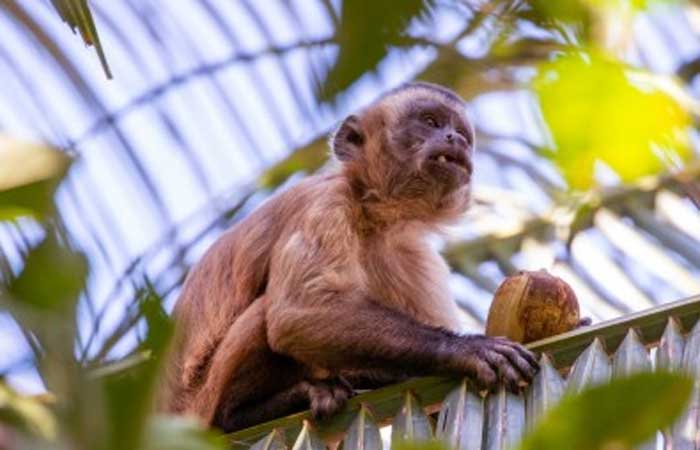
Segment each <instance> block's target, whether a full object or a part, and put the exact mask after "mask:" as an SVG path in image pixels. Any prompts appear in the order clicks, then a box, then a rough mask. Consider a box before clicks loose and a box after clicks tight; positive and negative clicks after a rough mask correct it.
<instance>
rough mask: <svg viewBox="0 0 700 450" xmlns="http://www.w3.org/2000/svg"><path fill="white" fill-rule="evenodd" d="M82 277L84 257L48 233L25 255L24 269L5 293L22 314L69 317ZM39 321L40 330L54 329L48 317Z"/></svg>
mask: <svg viewBox="0 0 700 450" xmlns="http://www.w3.org/2000/svg"><path fill="white" fill-rule="evenodd" d="M86 274H87V260H86V258H85V256H84V255H82V254H81V253H78V252H73V251H71V250H69V249H67V248H66V247H65V246H63V245H61V244H60V243H59V242H58V239H57V237H56V235H55V234H54V233H51V232H49V234H48V235H47V236H46V237H45V238H44V240H43V241H42V242H41V243H40V244H39V245H37V246H36V247H34V248H33V249H32V250H31V251H30V252H29V255H28V256H27V258H26V260H25V262H24V269H22V272H21V273H20V274H19V276H17V277H16V278H15V279H14V280H12V281H11V282H10V284H9V286H8V292H9V293H10V294H11V296H12V298H13V299H14V300H15V301H16V302H18V303H20V304H21V306H22V309H23V310H24V311H27V310H34V312H41V313H53V314H58V315H61V316H65V315H70V314H72V312H73V308H74V307H75V303H76V302H77V300H78V296H79V295H80V293H81V292H82V290H83V288H84V286H85V275H86ZM43 319H44V320H43V323H42V324H41V325H42V326H43V327H45V328H55V327H56V324H53V323H51V321H50V318H48V317H43ZM47 319H48V320H47ZM25 325H26V324H25ZM31 325H32V327H33V326H34V325H37V324H31Z"/></svg>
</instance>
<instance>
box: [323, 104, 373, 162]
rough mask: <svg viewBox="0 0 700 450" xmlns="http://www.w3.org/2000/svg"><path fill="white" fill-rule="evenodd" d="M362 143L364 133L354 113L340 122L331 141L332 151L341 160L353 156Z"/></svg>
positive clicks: (349, 158) (363, 141)
mask: <svg viewBox="0 0 700 450" xmlns="http://www.w3.org/2000/svg"><path fill="white" fill-rule="evenodd" d="M364 143H365V135H364V133H363V132H362V128H361V126H360V119H359V118H358V117H357V116H354V115H353V116H349V117H348V118H347V119H345V120H344V121H343V123H341V124H340V127H338V130H337V131H336V132H335V134H334V135H333V139H332V141H331V144H332V146H333V152H334V153H335V156H336V157H337V158H338V159H339V160H341V161H349V160H351V159H353V158H355V156H356V155H357V153H358V152H359V150H360V148H361V147H362V145H363V144H364Z"/></svg>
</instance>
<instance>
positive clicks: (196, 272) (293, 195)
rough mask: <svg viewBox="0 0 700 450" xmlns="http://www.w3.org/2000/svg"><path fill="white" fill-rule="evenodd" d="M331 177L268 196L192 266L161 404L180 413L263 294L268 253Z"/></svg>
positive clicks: (180, 305) (310, 180) (179, 310)
mask: <svg viewBox="0 0 700 450" xmlns="http://www.w3.org/2000/svg"><path fill="white" fill-rule="evenodd" d="M333 178H334V177H333V176H332V175H326V176H314V177H309V178H308V179H306V180H304V181H302V182H300V183H299V184H297V185H295V186H293V187H291V188H289V189H287V190H285V191H283V192H280V193H277V194H275V195H273V196H272V197H271V198H270V199H269V200H267V201H266V202H265V203H263V204H262V205H260V206H259V207H258V208H257V209H256V210H255V211H253V212H252V213H251V214H250V215H249V216H248V217H246V218H245V219H243V220H241V221H240V222H238V223H237V224H235V225H234V226H233V227H232V228H231V229H229V230H228V231H226V232H225V233H224V234H223V235H222V236H221V237H219V238H218V239H217V240H216V242H214V244H213V245H212V246H211V247H210V248H209V249H208V250H207V252H206V253H205V254H204V256H203V257H202V259H201V260H200V261H199V262H198V263H197V264H196V265H195V266H194V267H193V268H192V269H191V271H190V273H189V274H188V276H187V278H186V280H185V283H184V285H183V289H182V293H181V294H180V297H179V299H178V301H177V304H176V306H175V310H174V312H173V316H174V319H175V321H176V330H177V331H176V337H175V339H174V342H173V345H172V348H171V352H170V357H169V361H168V365H167V368H166V373H165V380H164V383H163V390H162V394H161V400H160V408H161V409H164V410H167V411H171V412H180V411H182V410H183V409H184V408H185V406H186V401H187V400H186V399H187V398H188V397H189V396H190V395H191V394H192V393H193V392H196V391H197V389H198V388H199V386H200V385H201V383H202V381H203V380H204V379H205V376H206V372H207V369H208V366H209V363H210V361H211V358H212V356H213V354H214V352H215V351H216V349H217V347H218V345H219V343H220V341H221V339H222V338H223V336H224V335H225V333H226V331H227V330H228V329H229V328H230V327H231V325H232V324H233V323H234V322H235V320H236V318H237V317H238V316H240V315H241V314H242V313H243V312H244V311H245V310H246V308H248V306H250V305H251V304H252V303H253V302H254V301H255V299H256V298H259V297H260V296H261V295H263V294H264V293H265V289H266V287H267V279H268V272H269V263H270V256H271V253H272V251H273V249H274V246H275V244H276V243H277V241H278V239H279V238H280V236H281V235H282V234H283V233H284V232H285V230H289V229H293V228H294V227H295V225H296V224H298V223H299V222H300V221H301V218H302V217H303V215H304V213H305V211H306V210H308V209H309V208H310V207H312V205H313V202H314V199H315V198H318V191H319V189H320V190H325V189H327V187H326V185H327V184H333Z"/></svg>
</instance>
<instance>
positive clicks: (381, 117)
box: [332, 83, 474, 213]
mask: <svg viewBox="0 0 700 450" xmlns="http://www.w3.org/2000/svg"><path fill="white" fill-rule="evenodd" d="M332 145H333V151H334V153H335V155H336V157H337V159H338V160H340V161H341V162H342V163H343V164H344V167H345V173H346V175H347V176H348V177H350V179H351V180H352V184H353V186H354V187H356V188H357V191H358V193H359V195H360V197H366V196H369V198H375V199H386V200H388V201H389V202H388V203H391V202H395V201H396V200H399V201H400V200H402V199H407V200H411V201H412V202H413V201H415V200H420V202H416V203H411V204H412V205H418V204H422V205H429V207H428V208H423V209H424V210H427V209H430V210H431V211H430V213H432V212H434V211H436V210H444V211H447V210H450V211H456V212H459V211H462V210H463V209H464V208H466V205H467V203H468V200H469V189H468V188H469V183H470V181H471V175H472V153H473V149H474V130H473V128H472V126H471V124H470V123H469V121H468V120H467V118H466V114H465V112H464V104H463V101H462V100H461V99H460V98H459V96H457V94H455V93H454V92H452V91H450V90H448V89H445V88H442V87H440V86H436V85H429V84H426V83H412V84H409V85H407V86H405V87H402V88H399V89H397V90H395V91H393V92H391V93H389V94H388V95H387V96H385V97H384V98H382V99H381V100H380V101H379V102H377V103H376V104H374V105H372V106H370V107H369V108H368V109H366V110H364V111H362V112H361V113H360V114H359V115H357V116H356V115H351V116H349V117H348V118H347V119H345V121H343V123H342V124H341V126H340V127H339V128H338V130H337V131H336V133H335V135H334V136H333V140H332Z"/></svg>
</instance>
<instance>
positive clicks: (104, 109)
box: [0, 0, 700, 393]
mask: <svg viewBox="0 0 700 450" xmlns="http://www.w3.org/2000/svg"><path fill="white" fill-rule="evenodd" d="M71 4H75V5H81V4H82V5H83V6H82V7H85V9H84V10H80V11H78V10H71V9H70V8H68V9H66V8H67V7H66V5H71ZM87 6H88V4H86V3H85V2H82V3H81V2H71V1H51V2H50V1H48V0H44V1H29V0H0V30H1V36H2V38H1V39H0V156H1V155H2V152H3V151H4V152H6V153H7V154H11V153H12V152H15V154H25V153H21V152H29V153H27V154H34V153H36V154H37V155H44V153H43V152H45V151H46V152H48V151H49V150H48V149H47V148H46V145H50V146H51V147H52V148H55V149H56V150H57V151H59V152H62V153H61V154H62V155H67V156H69V157H70V159H71V161H72V164H71V165H70V169H69V170H68V172H67V175H66V176H65V178H63V180H62V181H61V182H60V183H58V180H56V183H58V184H52V185H51V186H52V189H53V187H56V194H55V205H56V210H55V214H52V216H51V217H52V218H51V220H50V223H51V230H53V231H51V233H55V234H57V235H59V236H60V237H59V241H60V243H61V245H62V246H64V247H66V248H69V249H70V250H71V252H74V254H83V255H84V256H85V262H86V267H88V268H89V269H86V270H87V272H86V273H87V278H86V281H85V286H84V289H78V291H79V292H80V295H79V297H78V298H79V300H78V304H77V308H75V310H74V311H72V312H71V315H70V316H62V317H63V319H61V320H68V321H72V320H74V321H75V326H76V331H75V334H74V335H72V339H73V354H74V357H75V359H76V361H77V362H78V363H79V364H80V365H84V366H86V367H87V366H89V367H93V366H99V365H101V364H104V363H106V362H109V361H115V360H118V359H120V358H123V357H128V356H130V355H133V354H134V352H136V351H137V349H138V348H139V343H140V341H141V340H142V339H143V338H144V336H145V335H146V326H145V324H144V320H143V315H142V314H143V311H142V310H141V309H139V307H138V305H139V302H138V301H137V299H139V298H140V296H139V292H143V288H144V286H148V287H149V289H150V290H149V292H154V293H156V294H157V295H158V296H159V298H162V301H163V305H164V308H165V310H166V311H169V310H170V308H171V307H172V305H173V303H174V301H175V299H176V298H177V293H178V290H179V287H180V285H181V283H182V281H183V277H184V276H185V274H186V272H187V270H188V268H189V267H190V266H191V265H192V264H193V263H195V262H196V261H197V260H198V259H199V258H200V257H201V255H202V253H203V252H204V251H205V250H206V249H207V247H208V246H209V245H210V244H211V243H212V241H213V240H214V239H216V238H217V237H218V236H219V235H220V234H221V233H222V231H223V230H225V229H226V228H228V227H229V226H231V225H232V224H233V223H235V222H236V221H238V220H240V219H241V218H242V217H244V216H245V215H246V214H248V213H249V212H250V211H251V210H252V209H253V208H254V207H255V206H256V205H258V204H259V203H260V202H262V201H264V200H265V198H267V197H268V196H269V195H270V194H271V193H273V192H274V191H275V190H277V189H281V188H284V187H285V186H288V185H290V184H293V183H295V182H297V181H298V180H299V179H300V178H301V177H303V176H305V175H307V174H309V173H312V172H314V171H315V170H317V169H318V168H319V167H321V166H322V165H323V163H324V161H325V158H326V155H327V146H326V140H327V136H328V134H329V132H330V131H332V129H333V127H334V126H335V125H336V124H337V123H338V122H339V121H340V120H341V119H342V118H343V117H344V116H345V115H347V114H348V113H350V112H352V111H353V110H355V109H357V108H360V107H362V106H364V105H367V104H369V103H370V102H372V101H373V100H374V99H376V98H377V97H379V96H381V95H382V93H384V92H386V91H387V90H389V89H391V88H393V87H396V86H398V85H400V84H401V83H404V82H407V81H410V80H414V79H421V80H426V81H432V82H436V83H440V84H443V85H445V86H448V87H450V88H452V89H455V90H456V91H457V92H458V93H459V94H460V95H462V97H463V98H464V99H465V100H466V105H465V107H466V109H467V111H468V113H469V114H470V116H471V117H472V119H473V121H474V123H475V125H476V129H477V153H476V161H475V171H476V176H475V180H474V183H475V196H474V204H473V206H472V208H471V210H470V211H469V213H468V214H467V216H466V217H465V219H464V221H463V222H462V223H461V224H460V225H459V226H456V227H454V228H452V229H451V230H449V236H448V239H446V240H444V241H443V240H440V241H439V242H437V245H439V246H441V248H442V249H443V251H444V253H445V255H446V256H447V258H448V260H449V262H450V265H451V266H452V268H453V277H452V285H451V288H452V289H453V292H454V295H455V297H456V299H457V300H458V302H459V304H460V305H461V306H462V308H463V310H464V313H465V314H464V329H465V331H469V332H477V331H480V330H482V329H483V324H484V321H485V317H486V313H487V311H488V307H489V304H490V301H491V298H492V296H493V292H494V291H495V289H496V287H497V286H498V284H499V283H500V282H501V281H502V279H503V278H504V277H505V276H506V275H508V274H511V273H514V272H516V271H517V270H520V269H531V270H532V269H540V268H547V269H548V270H550V271H552V272H553V273H555V274H557V275H559V276H561V277H562V278H564V279H565V280H567V281H568V282H569V283H571V285H572V286H573V287H574V289H575V291H576V293H577V294H578V297H579V300H580V302H581V306H582V310H583V311H582V312H583V314H584V315H587V316H590V317H591V318H593V320H594V322H595V321H601V320H605V319H610V318H614V317H617V316H620V315H622V314H626V313H629V312H631V311H636V310H640V309H644V308H649V307H652V306H654V305H658V304H661V303H664V302H668V301H672V300H677V299H680V298H683V297H687V296H690V295H693V294H698V293H700V209H699V208H700V187H698V183H697V180H698V174H699V173H700V171H699V170H698V149H699V143H700V140H699V139H698V132H697V123H698V115H699V114H700V101H699V100H698V98H699V96H700V76H698V75H699V74H700V2H698V1H682V0H676V1H661V0H657V1H652V0H647V1H645V0H611V1H605V0H578V1H574V0H567V1H557V2H548V1H546V0H541V1H524V0H492V1H486V0H474V1H470V0H461V1H460V0H434V1H419V0H406V1H395V2H392V1H378V0H374V1H369V0H346V1H342V2H341V1H340V0H337V1H336V0H269V1H264V2H263V1H253V0H234V1H225V0H178V1H175V2H173V1H165V0H121V1H107V0H92V1H90V2H89V9H87ZM76 8H77V7H76ZM87 14H91V15H92V18H93V19H94V26H95V28H94V30H92V31H90V29H89V25H91V23H90V21H89V20H87V19H86V18H88V17H89V16H88V15H87ZM61 17H62V18H63V19H64V20H66V21H67V22H68V25H74V26H76V28H77V29H79V30H82V34H83V38H84V39H81V37H80V33H78V34H77V35H76V34H75V33H71V29H70V27H69V26H66V24H65V23H63V21H62V20H61ZM76 18H77V19H76ZM86 24H87V25H86ZM86 27H88V28H87V29H88V31H90V32H86V31H85V30H86ZM97 36H99V40H97V39H96V37H97ZM84 41H87V42H89V43H92V44H95V45H94V46H92V47H86V46H85V45H84ZM18 152H20V153H18ZM32 152H34V153H32ZM3 161H5V163H4V164H5V165H4V167H0V175H4V176H6V177H9V178H11V177H12V175H13V174H15V175H16V174H17V173H21V172H22V171H23V170H28V169H31V168H32V167H34V165H32V163H30V162H27V161H28V160H26V159H22V158H19V159H17V160H16V161H17V162H16V164H15V165H12V166H11V165H9V164H8V163H7V161H12V160H11V159H4V160H3V159H1V158H0V165H2V164H3ZM59 165H60V164H59ZM42 167H43V166H42ZM42 173H43V172H42ZM51 177H54V174H53V173H52V174H51V176H50V177H49V178H51ZM0 180H1V177H0ZM3 187H4V186H2V183H0V190H2V188H3ZM42 192H43V191H42ZM51 192H53V190H51ZM8 198H9V199H10V202H9V204H10V206H12V199H13V198H12V197H8ZM17 198H18V197H14V200H17ZM1 205H2V197H0V206H1ZM15 206H16V205H15ZM19 209H21V208H19ZM11 210H12V211H14V212H13V213H12V214H10V213H8V211H11ZM17 210H18V208H14V210H13V209H12V208H9V209H7V210H6V211H5V212H6V214H5V215H4V216H3V214H2V208H1V207H0V219H10V220H4V221H2V222H0V273H1V277H2V279H3V280H4V282H5V283H10V281H11V280H16V279H18V277H20V278H21V274H22V273H23V271H25V266H26V265H27V264H26V261H27V257H28V255H30V254H31V250H32V249H33V248H34V247H36V246H38V245H39V244H40V243H41V242H45V239H46V236H47V229H46V227H45V226H44V222H43V220H42V217H41V215H38V214H36V211H33V212H31V211H30V213H27V212H26V211H24V212H17ZM48 261H52V264H49V265H48V266H44V268H45V269H46V270H43V269H42V270H38V271H34V272H33V275H32V276H33V278H31V279H29V278H28V279H29V280H30V281H29V284H30V285H34V284H36V285H42V286H46V287H45V289H44V291H45V292H44V294H47V295H48V296H51V295H52V292H53V291H51V289H53V286H55V284H51V282H50V280H49V278H50V277H51V276H52V275H51V274H52V273H53V272H52V270H53V271H55V270H57V267H55V266H56V265H62V262H61V261H62V260H61V259H60V258H59V259H55V260H53V259H49V260H48ZM71 267H73V266H70V265H69V266H66V267H63V268H60V269H61V270H64V271H65V270H72V269H70V268H71ZM76 276H80V274H79V273H76ZM56 289H58V288H56ZM55 293H56V295H59V294H58V291H55ZM0 294H2V292H1V289H0ZM0 297H1V295H0ZM0 306H1V307H2V308H3V309H2V310H0V311H3V310H4V311H5V312H0V377H2V378H4V379H5V380H6V381H7V383H8V384H9V385H10V386H13V387H15V388H16V389H18V390H20V391H21V392H27V393H36V392H42V391H43V390H44V389H45V388H46V380H45V378H44V376H43V375H40V374H41V371H37V366H38V361H39V360H40V355H42V339H41V336H40V333H39V335H37V333H36V332H35V330H33V329H32V328H31V327H29V326H27V325H26V323H25V322H23V321H22V320H18V313H17V309H16V308H15V307H13V306H12V305H11V300H7V299H6V300H3V303H1V304H0ZM19 315H20V316H21V314H19ZM37 336H39V337H37ZM39 365H40V364H39Z"/></svg>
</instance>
